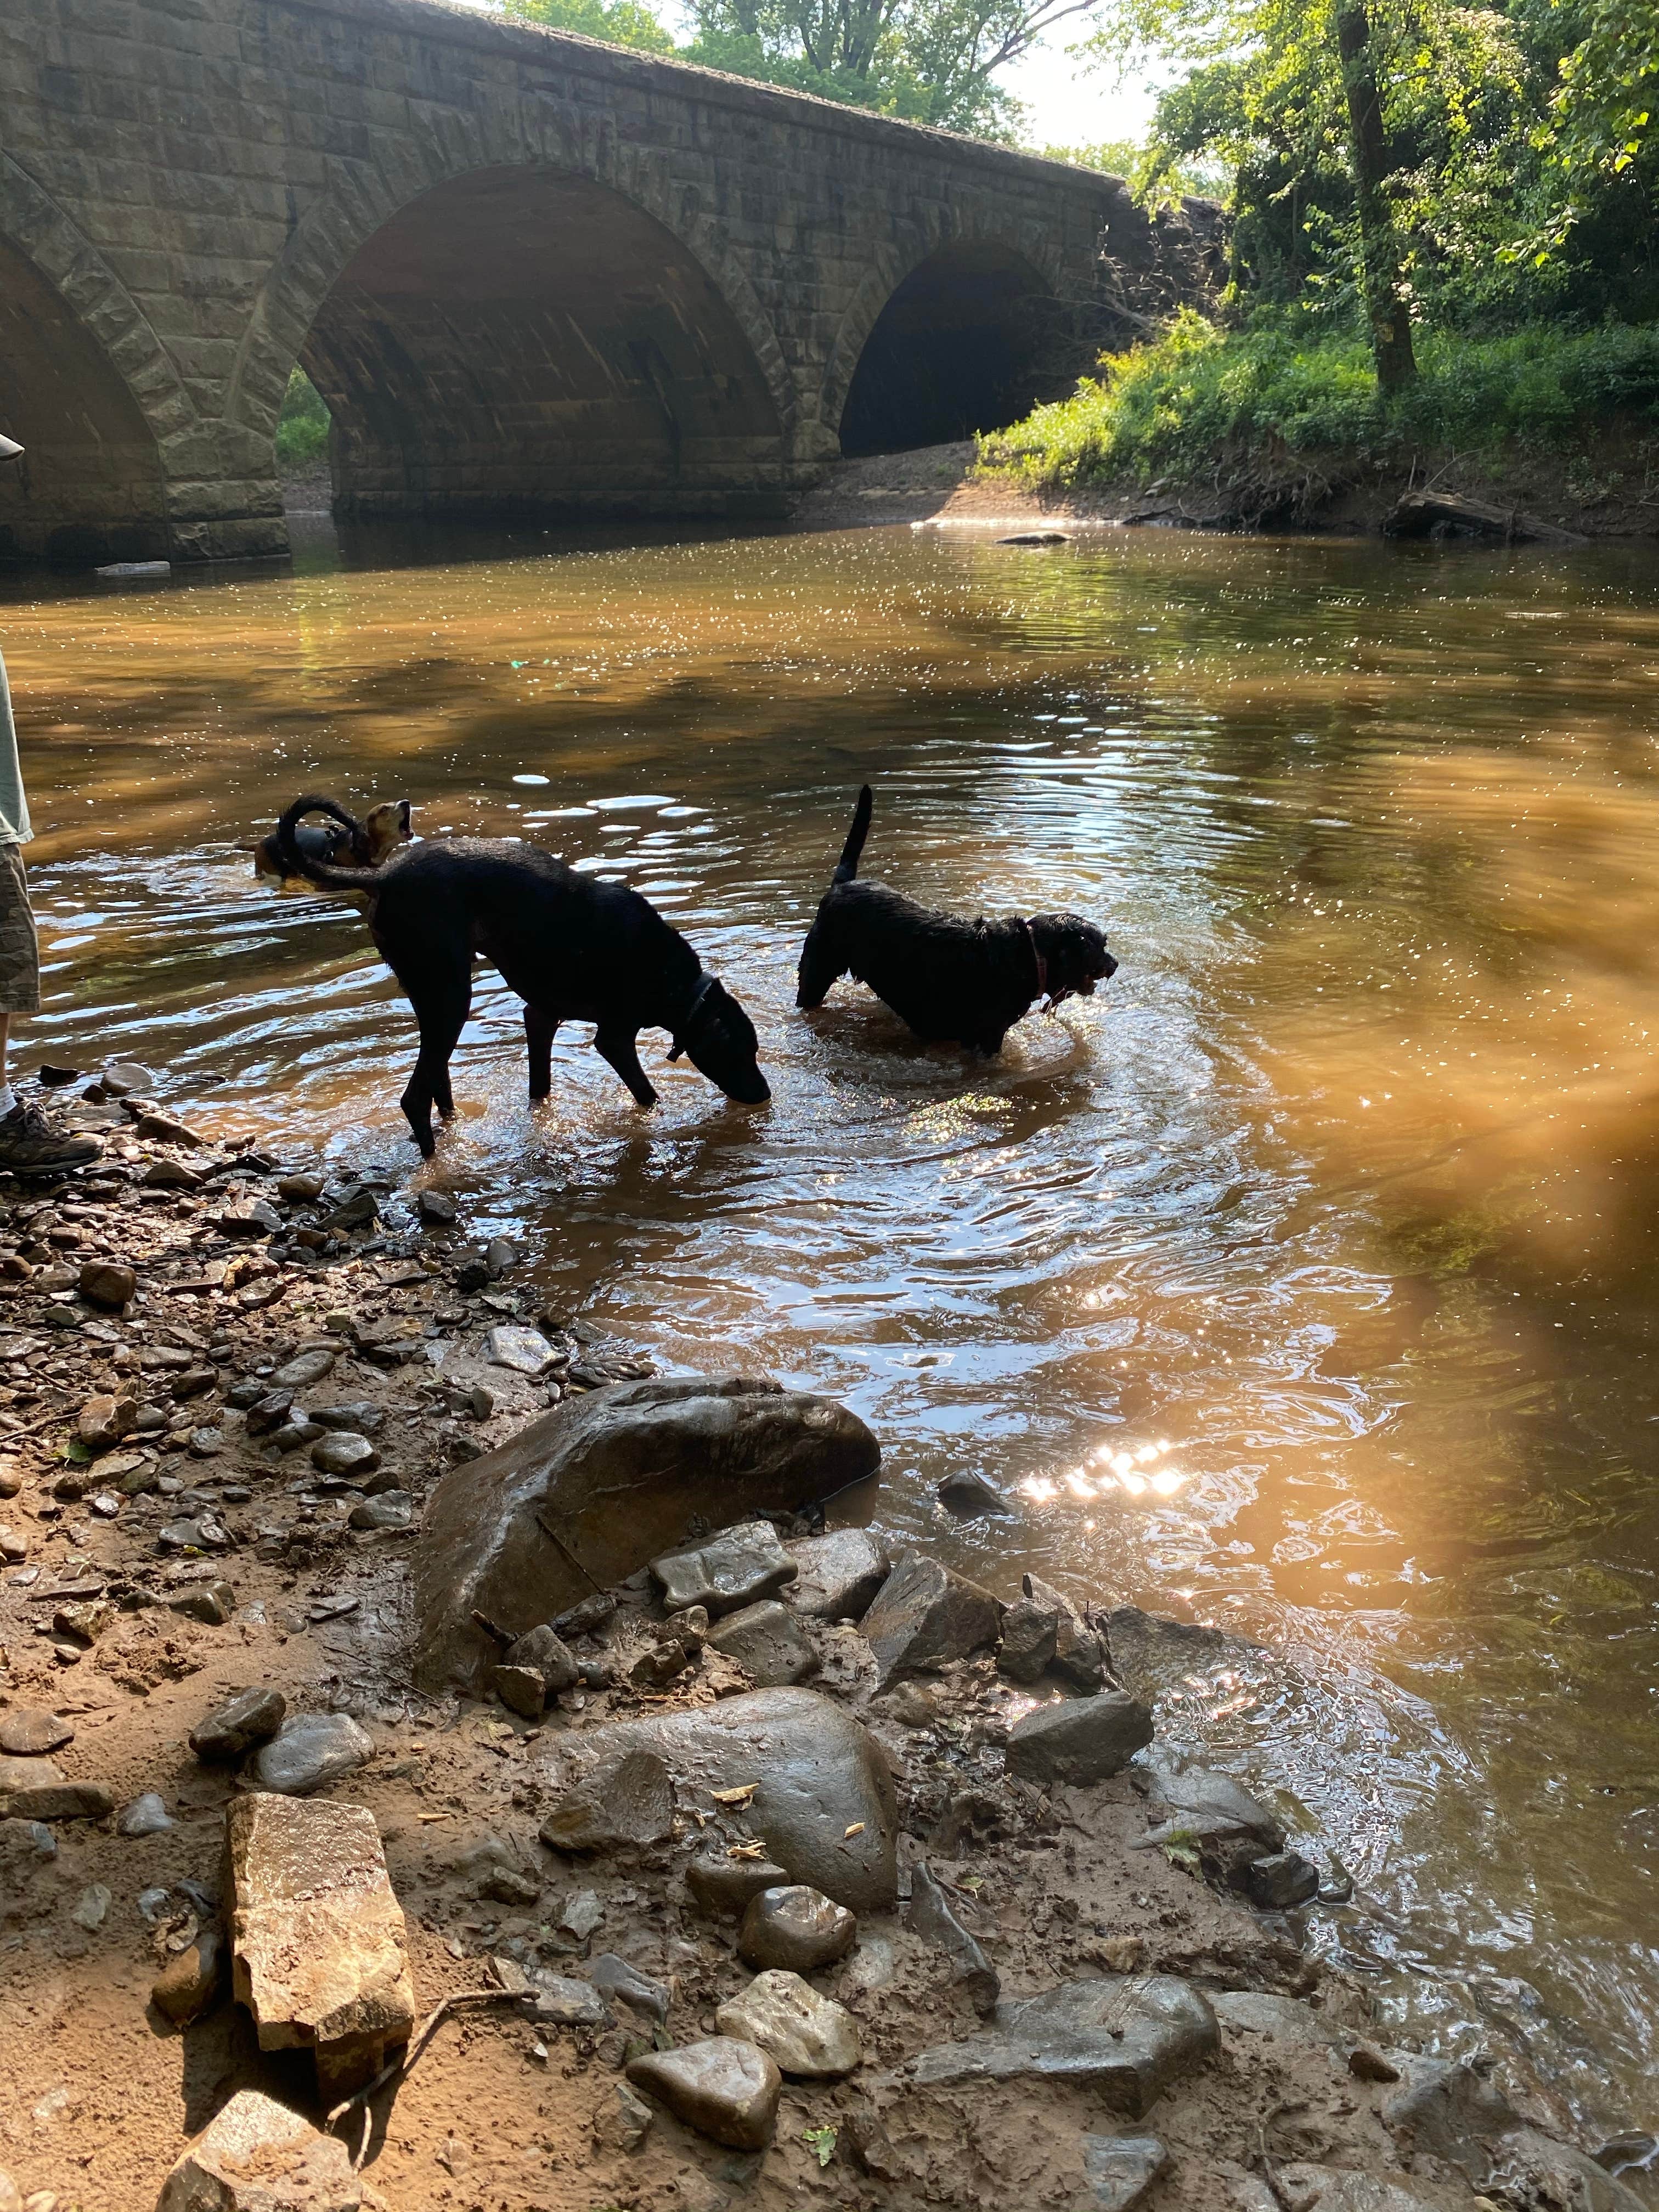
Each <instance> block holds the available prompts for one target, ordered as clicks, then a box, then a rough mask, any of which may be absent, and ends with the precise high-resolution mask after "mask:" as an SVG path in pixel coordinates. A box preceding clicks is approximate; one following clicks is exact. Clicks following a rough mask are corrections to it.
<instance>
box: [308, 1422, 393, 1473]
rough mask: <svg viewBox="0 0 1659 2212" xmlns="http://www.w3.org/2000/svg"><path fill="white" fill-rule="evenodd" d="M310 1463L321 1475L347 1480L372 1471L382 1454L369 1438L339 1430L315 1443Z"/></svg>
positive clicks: (377, 1465)
mask: <svg viewBox="0 0 1659 2212" xmlns="http://www.w3.org/2000/svg"><path fill="white" fill-rule="evenodd" d="M311 1464H312V1465H313V1467H314V1468H316V1469H317V1471H318V1473H319V1474H329V1475H333V1476H335V1477H337V1479H339V1480H349V1479H350V1478H351V1477H352V1476H354V1475H359V1474H372V1473H373V1472H374V1469H375V1468H377V1467H379V1465H380V1453H379V1452H378V1451H376V1449H374V1445H373V1444H372V1443H370V1442H369V1441H368V1437H360V1436H357V1435H356V1434H354V1433H353V1431H351V1430H349V1429H339V1430H336V1431H334V1433H333V1434H332V1435H331V1436H325V1437H322V1438H321V1439H320V1441H319V1442H318V1443H314V1444H313V1446H312V1447H311Z"/></svg>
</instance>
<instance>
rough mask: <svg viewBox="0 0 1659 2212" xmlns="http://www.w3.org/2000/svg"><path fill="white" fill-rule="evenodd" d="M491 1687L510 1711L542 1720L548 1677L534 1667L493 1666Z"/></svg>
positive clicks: (528, 1717) (527, 1718) (525, 1717)
mask: <svg viewBox="0 0 1659 2212" xmlns="http://www.w3.org/2000/svg"><path fill="white" fill-rule="evenodd" d="M489 1687H490V1688H491V1689H492V1690H493V1691H494V1692H495V1695H496V1696H497V1697H498V1698H499V1699H501V1703H502V1704H503V1705H505V1706H506V1707H507V1711H509V1712H513V1713H517V1714H519V1715H520V1717H522V1718H523V1719H525V1720H527V1721H538V1720H540V1718H541V1717H542V1713H543V1711H544V1707H545V1706H546V1704H547V1678H546V1676H545V1675H544V1674H538V1673H537V1671H536V1669H535V1668H533V1667H508V1666H507V1665H505V1664H503V1665H501V1666H500V1667H492V1668H490V1670H489Z"/></svg>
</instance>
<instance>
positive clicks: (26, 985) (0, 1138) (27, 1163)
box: [0, 844, 104, 1175]
mask: <svg viewBox="0 0 1659 2212" xmlns="http://www.w3.org/2000/svg"><path fill="white" fill-rule="evenodd" d="M39 1012H40V944H39V940H38V939H37V938H36V936H35V933H34V910H33V908H32V907H31V906H30V904H29V887H28V877H27V874H26V872H25V871H24V867H23V854H22V848H21V847H20V846H17V845H12V844H4V845H0V1169H3V1168H9V1169H10V1170H11V1171H12V1172H13V1173H14V1174H16V1175H31V1174H33V1175H49V1174H52V1173H53V1172H55V1171H57V1170H62V1169H64V1168H80V1167H84V1166H85V1165H86V1164H87V1162H88V1160H95V1159H96V1158H98V1155H99V1154H100V1152H102V1151H103V1149H104V1148H103V1146H102V1145H101V1144H100V1141H99V1139H97V1138H96V1137H93V1136H76V1135H75V1134H74V1133H72V1132H71V1131H70V1130H68V1129H65V1128H64V1127H62V1126H61V1125H60V1124H58V1123H57V1122H55V1121H52V1119H50V1118H49V1116H48V1115H46V1114H45V1113H43V1112H42V1110H41V1109H40V1106H39V1105H38V1104H37V1103H36V1102H35V1101H34V1100H33V1099H30V1100H29V1101H28V1102H27V1103H23V1102H22V1101H21V1100H20V1099H19V1098H18V1097H17V1095H16V1093H15V1091H14V1090H13V1089H12V1087H11V1084H10V1081H9V1078H8V1074H7V1067H6V1048H7V1046H8V1045H9V1042H10V1041H11V1037H10V1033H11V1018H12V1016H13V1015H14V1014H38V1013H39Z"/></svg>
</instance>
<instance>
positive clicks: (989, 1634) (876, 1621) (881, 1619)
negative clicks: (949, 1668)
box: [860, 1552, 1001, 1690]
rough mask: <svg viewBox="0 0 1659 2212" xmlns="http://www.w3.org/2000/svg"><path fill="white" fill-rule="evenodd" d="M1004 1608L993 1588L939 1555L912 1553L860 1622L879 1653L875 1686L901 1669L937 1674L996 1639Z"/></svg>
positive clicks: (886, 1683) (862, 1631) (899, 1564)
mask: <svg viewBox="0 0 1659 2212" xmlns="http://www.w3.org/2000/svg"><path fill="white" fill-rule="evenodd" d="M1000 1626H1001V1608H1000V1607H999V1605H998V1604H997V1601H996V1600H995V1599H994V1597H992V1596H991V1595H989V1594H988V1592H987V1591H985V1590H982V1589H980V1588H979V1587H978V1585H977V1584H976V1583H970V1582H967V1581H964V1580H963V1577H961V1576H960V1575H952V1574H949V1573H947V1572H946V1571H945V1568H943V1567H942V1566H940V1565H939V1562H938V1560H937V1559H927V1558H926V1557H925V1556H924V1555H923V1554H922V1553H920V1552H908V1553H906V1554H905V1556H904V1557H903V1558H902V1559H900V1560H899V1561H898V1562H897V1563H896V1565H895V1566H894V1569H893V1571H892V1573H891V1574H890V1575H889V1577H887V1580H886V1581H885V1582H884V1583H883V1584H882V1586H881V1589H880V1590H879V1592H878V1595H877V1597H876V1600H875V1602H874V1604H873V1605H872V1607H870V1610H869V1611H868V1613H866V1614H865V1616H864V1620H863V1621H862V1623H861V1624H860V1634H861V1635H862V1636H863V1637H864V1638H865V1640H866V1643H867V1644H869V1646H870V1648H871V1650H872V1651H873V1652H874V1653H875V1656H876V1686H877V1688H878V1690H884V1689H886V1688H887V1687H888V1686H889V1685H890V1683H893V1682H896V1681H897V1680H898V1679H899V1677H900V1676H901V1675H902V1674H928V1673H935V1672H937V1671H938V1669H939V1668H941V1667H943V1666H945V1665H948V1663H949V1662H951V1660H953V1659H966V1658H969V1657H970V1656H971V1655H972V1654H973V1653H974V1652H975V1651H982V1650H986V1649H987V1646H989V1645H991V1644H994V1643H995V1642H996V1640H997V1637H998V1635H999V1633H1000Z"/></svg>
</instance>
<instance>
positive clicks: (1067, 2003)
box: [912, 1974, 1220, 2120]
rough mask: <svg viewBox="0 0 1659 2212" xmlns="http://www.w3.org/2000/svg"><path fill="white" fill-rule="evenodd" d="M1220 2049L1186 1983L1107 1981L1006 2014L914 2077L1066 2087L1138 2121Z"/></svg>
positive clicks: (1046, 1994)
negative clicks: (1062, 2084) (1181, 2077)
mask: <svg viewBox="0 0 1659 2212" xmlns="http://www.w3.org/2000/svg"><path fill="white" fill-rule="evenodd" d="M1219 2040H1220V2038H1219V2036H1218V2032H1217V2028H1216V2018H1215V2015H1214V2013H1213V2012H1212V2011H1211V2009H1210V2007H1209V2003H1208V2002H1207V2000H1206V1998H1205V1997H1204V1996H1201V1995H1200V1992H1199V1991H1198V1990H1195V1989H1194V1987H1193V1986H1192V1984H1190V1983H1189V1982H1182V1981H1177V1980H1176V1978H1175V1977H1174V1976H1173V1975H1172V1974H1107V1975H1103V1976H1102V1978H1100V1979H1099V1980H1098V1981H1086V1982H1065V1983H1062V1984H1061V1985H1060V1987H1059V1988H1058V1989H1054V1990H1043V1991H1042V1993H1041V1995H1039V1996H1034V1997H1022V1998H1019V1999H1018V2000H1017V2001H1015V2002H1012V2003H1009V2004H1002V2005H999V2006H998V2007H997V2009H996V2012H995V2015H994V2018H993V2020H992V2023H991V2026H990V2027H989V2028H988V2029H987V2031H986V2032H985V2033H984V2034H982V2035H970V2036H968V2037H966V2038H964V2039H963V2041H962V2042H960V2043H943V2044H938V2045H935V2046H934V2048H933V2050H931V2051H923V2052H922V2053H921V2056H920V2057H918V2058H917V2059H916V2060H915V2062H914V2065H913V2068H912V2073H913V2077H914V2079H915V2081H916V2083H917V2084H918V2086H920V2087H930V2088H933V2087H946V2086H949V2085H952V2084H955V2083H958V2082H968V2081H1017V2080H1019V2079H1022V2078H1027V2079H1034V2080H1041V2081H1066V2082H1070V2083H1072V2084H1073V2085H1074V2086H1075V2087H1079V2088H1086V2089H1088V2090H1090V2091H1091V2093H1093V2094H1094V2095H1096V2096H1097V2097H1098V2098H1099V2099H1100V2100H1101V2102H1102V2103H1103V2106H1105V2107H1106V2109H1107V2110H1108V2111H1109V2112H1116V2113H1118V2114H1120V2115H1121V2116H1122V2117H1123V2118H1126V2119H1132V2120H1139V2119H1143V2118H1145V2117H1146V2113H1147V2112H1148V2111H1149V2110H1150V2109H1151V2107H1152V2105H1153V2104H1154V2103H1155V2102H1156V2101H1157V2100H1158V2097H1159V2096H1160V2095H1161V2094H1162V2093H1163V2092H1164V2089H1165V2088H1166V2087H1168V2085H1169V2084H1170V2082H1171V2081H1175V2080H1176V2078H1177V2077H1178V2076H1179V2075H1182V2074H1186V2073H1188V2072H1190V2071H1191V2069H1193V2068H1194V2066H1196V2065H1198V2064H1199V2063H1200V2062H1201V2061H1202V2060H1203V2059H1205V2058H1207V2057H1209V2056H1210V2054H1211V2052H1212V2051H1214V2050H1215V2049H1216V2048H1217V2046H1218V2043H1219Z"/></svg>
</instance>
